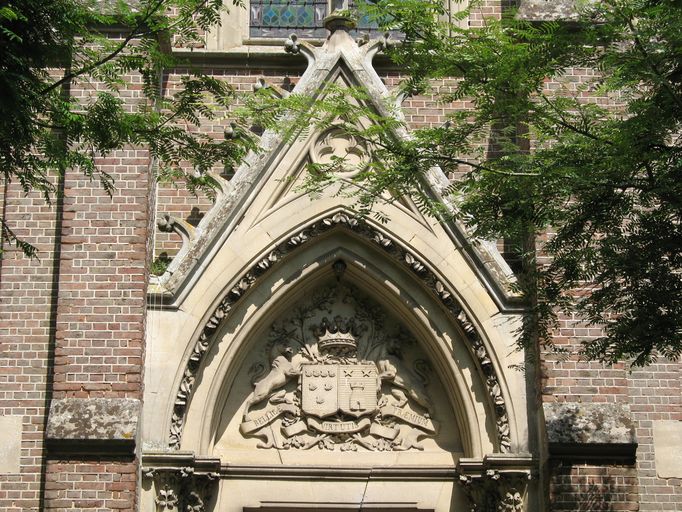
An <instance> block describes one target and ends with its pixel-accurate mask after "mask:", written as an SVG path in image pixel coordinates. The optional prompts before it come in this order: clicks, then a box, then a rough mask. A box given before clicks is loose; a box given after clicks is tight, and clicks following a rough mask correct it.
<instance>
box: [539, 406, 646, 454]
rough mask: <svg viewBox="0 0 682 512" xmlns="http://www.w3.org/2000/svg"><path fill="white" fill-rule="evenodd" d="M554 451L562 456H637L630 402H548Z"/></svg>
mask: <svg viewBox="0 0 682 512" xmlns="http://www.w3.org/2000/svg"><path fill="white" fill-rule="evenodd" d="M543 407H544V411H545V423H546V429H547V440H548V442H549V450H550V454H552V455H553V456H556V455H559V456H561V457H562V458H575V457H578V458H588V459H603V458H609V459H611V458H633V457H634V455H635V450H636V448H637V439H636V437H635V425H634V422H633V419H632V415H631V413H630V408H629V407H628V406H627V405H621V404H603V403H590V404H582V403H549V404H544V405H543Z"/></svg>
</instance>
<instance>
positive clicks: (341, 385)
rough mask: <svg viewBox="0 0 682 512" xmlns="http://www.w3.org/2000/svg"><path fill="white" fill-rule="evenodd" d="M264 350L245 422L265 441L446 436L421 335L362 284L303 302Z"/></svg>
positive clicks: (328, 444)
mask: <svg viewBox="0 0 682 512" xmlns="http://www.w3.org/2000/svg"><path fill="white" fill-rule="evenodd" d="M265 352H266V353H267V358H265V357H263V358H262V360H261V361H260V362H258V363H255V364H254V365H253V367H252V368H251V373H252V376H253V379H252V383H253V389H252V392H251V393H250V395H249V396H248V397H247V399H246V401H245V404H244V408H243V418H242V422H241V425H240V431H241V433H242V435H244V436H247V437H258V438H261V439H262V442H261V443H259V445H258V446H259V447H260V448H276V449H300V450H307V449H310V448H313V447H318V448H321V449H326V450H340V451H358V450H362V451H389V450H397V451H404V450H421V449H423V445H422V442H421V441H422V440H423V439H425V438H428V437H435V436H436V435H437V434H438V422H437V421H436V418H435V411H434V404H433V402H432V399H431V396H430V385H431V384H432V380H433V379H434V376H433V371H432V369H431V367H430V365H429V363H428V362H427V360H426V359H425V358H424V357H423V354H421V352H420V351H419V347H418V345H417V342H416V341H415V339H414V338H413V336H412V335H411V334H410V333H409V332H408V331H407V330H406V329H405V328H404V327H403V326H402V325H401V324H400V323H399V321H396V320H395V319H394V318H392V317H389V316H388V315H387V314H386V313H385V311H384V310H383V308H381V307H380V306H378V305H377V304H376V303H375V302H374V301H372V300H370V299H368V298H366V297H364V296H363V295H362V294H361V293H360V292H359V290H357V289H355V288H353V287H350V286H347V285H344V286H342V285H331V286H328V287H326V288H323V289H321V290H319V291H318V292H317V293H315V294H312V296H311V297H310V298H309V299H307V300H305V301H302V303H299V305H298V306H297V307H295V308H294V309H293V310H292V311H291V312H290V313H289V314H287V315H285V316H284V318H282V319H281V320H279V321H278V322H276V323H275V324H273V326H272V328H271V330H270V339H269V341H268V343H267V344H266V349H265ZM266 359H267V360H266Z"/></svg>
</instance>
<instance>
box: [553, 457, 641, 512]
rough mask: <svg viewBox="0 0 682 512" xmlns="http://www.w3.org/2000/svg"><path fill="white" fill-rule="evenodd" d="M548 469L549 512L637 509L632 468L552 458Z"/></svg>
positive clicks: (607, 511) (603, 511)
mask: <svg viewBox="0 0 682 512" xmlns="http://www.w3.org/2000/svg"><path fill="white" fill-rule="evenodd" d="M550 472H551V479H550V503H551V508H550V510H551V511H552V512H559V511H569V510H570V511H572V512H622V511H632V510H639V506H638V500H637V492H636V484H635V483H634V482H636V476H635V468H634V467H631V466H622V465H590V464H573V463H566V462H562V461H553V462H552V463H551V464H550Z"/></svg>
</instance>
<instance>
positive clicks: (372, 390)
mask: <svg viewBox="0 0 682 512" xmlns="http://www.w3.org/2000/svg"><path fill="white" fill-rule="evenodd" d="M378 392H379V378H378V374H377V367H376V366H375V365H373V364H352V365H351V364H344V365H339V409H341V411H343V412H344V413H345V414H349V415H350V416H355V417H360V416H364V415H365V414H371V413H373V412H374V411H376V410H377V395H378Z"/></svg>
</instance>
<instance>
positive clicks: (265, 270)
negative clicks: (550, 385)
mask: <svg viewBox="0 0 682 512" xmlns="http://www.w3.org/2000/svg"><path fill="white" fill-rule="evenodd" d="M313 240H314V242H313V243H311V242H312V241H313ZM298 247H305V249H304V250H301V249H298ZM264 254H266V257H265V258H264V259H260V260H258V261H254V265H253V266H252V267H251V270H250V271H249V272H247V273H246V274H245V275H244V276H242V277H241V279H239V280H238V281H237V282H236V283H234V286H232V288H230V290H229V291H228V292H227V294H226V295H225V297H224V298H223V299H222V300H221V301H219V303H218V304H217V305H216V309H215V311H214V312H213V313H212V314H210V315H207V319H206V323H205V325H204V326H203V329H202V330H201V331H200V332H198V333H197V341H196V344H195V345H194V348H193V349H192V350H191V353H188V355H187V357H186V360H187V361H188V366H187V368H186V369H185V370H184V373H183V377H182V378H181V379H180V384H179V389H178V393H177V396H176V400H175V405H174V406H173V413H172V419H171V426H170V439H171V442H170V445H171V447H174V448H180V447H181V448H182V449H191V450H194V451H196V452H198V453H207V452H206V450H210V445H211V442H212V440H213V436H214V432H215V429H216V422H217V420H216V419H215V418H216V417H217V414H218V413H217V411H218V409H220V407H221V405H220V404H221V403H223V401H224V400H225V397H226V396H227V393H228V391H229V389H230V387H231V385H232V381H233V379H234V376H235V373H236V371H237V368H238V367H239V362H240V355H239V354H240V351H241V353H242V354H243V353H246V352H245V351H248V348H249V340H250V339H251V340H253V338H254V336H257V329H258V328H257V326H258V325H262V324H263V322H267V320H268V318H274V316H276V314H277V313H278V311H281V306H280V305H281V304H283V302H282V301H283V298H286V297H296V296H300V295H301V294H303V293H305V292H304V290H306V289H310V287H312V286H314V283H316V282H319V281H320V280H323V279H325V278H327V277H328V276H329V273H330V272H331V267H330V265H331V263H333V261H335V259H337V258H339V257H343V258H344V259H345V260H347V262H348V264H349V271H348V277H347V279H350V280H351V281H353V280H354V281H356V282H357V283H359V284H360V285H361V287H363V288H364V289H365V290H366V291H367V292H368V293H370V294H372V295H373V296H374V297H376V298H378V299H380V300H381V301H383V302H385V303H387V304H389V305H390V307H391V309H392V310H394V311H396V312H399V313H400V314H401V315H404V317H405V318H406V319H408V320H407V323H408V324H409V328H410V330H411V331H412V332H413V333H414V334H415V336H417V338H418V339H419V341H420V342H421V343H422V344H423V346H424V347H425V348H426V349H427V350H428V351H429V353H430V356H431V359H432V361H437V365H438V368H437V370H438V372H439V375H440V378H441V380H442V381H443V382H444V384H446V386H447V388H448V390H449V394H450V395H451V398H452V400H453V404H452V405H453V409H454V410H455V411H457V415H456V418H457V421H458V426H459V430H460V432H461V433H462V440H463V445H464V453H465V454H466V456H474V457H480V456H481V455H482V454H484V453H492V452H506V451H509V449H510V446H511V444H512V438H518V436H517V432H516V428H512V429H510V424H511V425H512V426H515V422H514V420H513V417H514V415H513V410H512V408H511V407H510V406H509V404H510V402H511V401H509V400H505V394H506V393H508V391H505V389H506V385H505V381H504V380H503V379H500V377H498V373H499V372H498V370H497V369H498V368H499V366H498V364H499V363H498V362H497V359H496V354H494V352H493V351H491V350H490V348H489V345H490V344H489V343H488V342H487V341H486V339H485V337H484V336H482V335H481V334H479V331H480V327H477V326H476V325H475V322H472V321H471V320H469V317H468V316H467V313H466V311H465V310H464V308H463V307H462V305H461V304H460V302H459V300H458V299H457V296H456V292H455V290H453V289H452V287H451V286H450V285H449V284H448V280H447V279H446V278H445V277H443V276H440V275H439V273H438V270H437V269H432V268H430V267H429V265H428V263H424V262H421V261H420V260H419V259H417V258H415V256H413V255H412V253H411V252H409V251H408V250H407V249H406V248H405V247H403V246H401V245H399V244H398V243H397V242H396V241H395V240H392V239H391V238H390V237H389V236H388V235H387V234H386V233H385V232H382V231H381V229H379V228H378V227H375V226H372V225H371V224H368V223H365V222H362V221H357V220H356V219H353V218H352V217H350V216H349V215H347V214H345V213H343V212H337V213H335V214H333V215H330V216H328V217H325V218H323V219H318V221H317V222H316V223H314V224H311V225H309V226H306V227H304V229H302V230H301V231H300V233H299V234H297V235H295V236H293V237H290V238H288V239H287V240H283V241H282V242H280V243H279V244H277V246H276V247H274V248H272V250H271V251H269V252H266V253H264ZM372 262H374V263H372ZM376 262H380V263H379V265H377V263H376ZM223 318H225V321H222V319H223ZM436 318H438V319H439V320H438V321H437V322H435V319H436ZM434 322H435V324H434ZM434 325H435V330H434ZM439 331H440V332H442V333H448V336H449V337H450V338H451V342H450V345H449V346H448V343H446V342H444V340H443V339H438V336H437V335H434V332H439ZM252 343H253V341H252ZM192 361H194V368H193V370H191V371H188V369H191V368H192ZM496 367H497V368H496ZM465 374H466V375H467V376H468V380H467V378H465ZM507 396H508V395H507ZM188 404H189V406H188ZM476 404H478V410H477V405H476ZM482 418H484V420H482ZM183 430H184V431H185V432H187V433H186V434H184V435H183ZM514 443H516V439H514Z"/></svg>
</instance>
